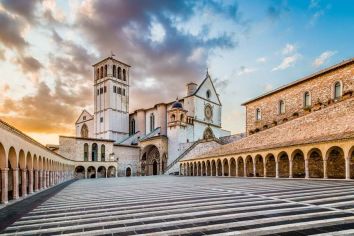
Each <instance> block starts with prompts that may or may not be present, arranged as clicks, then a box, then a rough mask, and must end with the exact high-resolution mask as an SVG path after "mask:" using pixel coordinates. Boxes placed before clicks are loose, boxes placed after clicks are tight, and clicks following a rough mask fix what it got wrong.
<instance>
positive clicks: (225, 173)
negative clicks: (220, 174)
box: [223, 159, 230, 176]
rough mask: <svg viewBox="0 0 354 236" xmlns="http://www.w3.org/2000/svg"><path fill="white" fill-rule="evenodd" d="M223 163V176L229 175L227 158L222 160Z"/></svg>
mask: <svg viewBox="0 0 354 236" xmlns="http://www.w3.org/2000/svg"><path fill="white" fill-rule="evenodd" d="M223 165H224V176H229V175H230V173H229V161H228V160H227V159H224V160H223Z"/></svg>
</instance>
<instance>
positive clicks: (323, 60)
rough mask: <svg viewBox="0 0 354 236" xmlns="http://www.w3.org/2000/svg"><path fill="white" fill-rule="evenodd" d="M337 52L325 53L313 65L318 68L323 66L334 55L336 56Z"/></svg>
mask: <svg viewBox="0 0 354 236" xmlns="http://www.w3.org/2000/svg"><path fill="white" fill-rule="evenodd" d="M336 53H337V51H325V52H323V53H321V55H319V56H318V57H317V58H316V59H315V60H314V61H313V65H314V66H316V67H319V66H321V65H322V64H324V63H326V62H327V61H328V59H330V58H331V57H332V56H333V55H335V54H336Z"/></svg>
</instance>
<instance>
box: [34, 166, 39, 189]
mask: <svg viewBox="0 0 354 236" xmlns="http://www.w3.org/2000/svg"><path fill="white" fill-rule="evenodd" d="M38 180H39V173H38V170H34V191H35V192H37V191H38V184H39V181H38Z"/></svg>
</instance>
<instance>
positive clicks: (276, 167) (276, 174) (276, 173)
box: [275, 160, 279, 178]
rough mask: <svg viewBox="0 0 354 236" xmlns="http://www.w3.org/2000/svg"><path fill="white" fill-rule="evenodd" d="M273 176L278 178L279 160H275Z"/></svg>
mask: <svg viewBox="0 0 354 236" xmlns="http://www.w3.org/2000/svg"><path fill="white" fill-rule="evenodd" d="M275 178H279V161H277V160H276V161H275Z"/></svg>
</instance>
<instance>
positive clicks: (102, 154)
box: [101, 144, 106, 161]
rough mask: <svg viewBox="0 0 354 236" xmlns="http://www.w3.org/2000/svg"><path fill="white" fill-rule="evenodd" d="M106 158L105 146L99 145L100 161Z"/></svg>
mask: <svg viewBox="0 0 354 236" xmlns="http://www.w3.org/2000/svg"><path fill="white" fill-rule="evenodd" d="M105 159H106V147H105V145H104V144H102V145H101V161H105Z"/></svg>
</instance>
